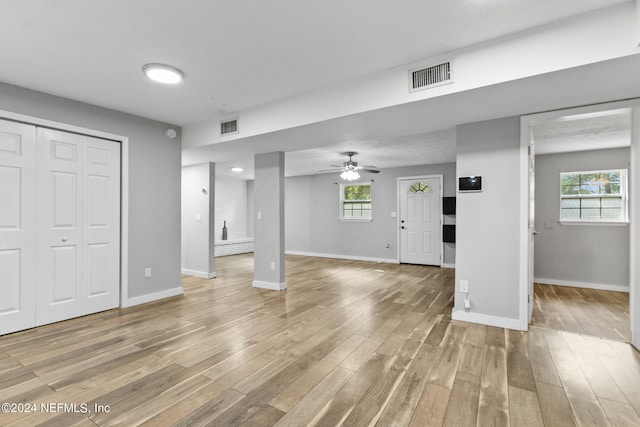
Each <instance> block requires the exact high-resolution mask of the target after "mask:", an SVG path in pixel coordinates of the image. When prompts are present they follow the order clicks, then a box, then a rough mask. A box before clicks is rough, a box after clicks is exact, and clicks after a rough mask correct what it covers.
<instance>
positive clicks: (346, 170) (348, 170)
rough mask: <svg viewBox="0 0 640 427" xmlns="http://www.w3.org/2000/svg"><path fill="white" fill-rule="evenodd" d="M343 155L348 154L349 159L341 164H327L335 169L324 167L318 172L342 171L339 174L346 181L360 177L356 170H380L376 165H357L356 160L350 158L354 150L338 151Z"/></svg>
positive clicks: (375, 171)
mask: <svg viewBox="0 0 640 427" xmlns="http://www.w3.org/2000/svg"><path fill="white" fill-rule="evenodd" d="M340 154H342V155H343V156H348V157H349V160H347V161H346V162H343V163H342V166H338V165H329V166H332V167H334V168H337V169H324V170H321V171H319V172H342V173H341V174H340V178H342V179H344V180H346V181H353V180H355V179H358V178H360V174H359V173H358V172H367V173H378V172H380V171H379V170H378V168H377V167H376V166H358V162H354V161H353V160H352V159H351V158H352V157H353V156H355V155H356V154H358V153H357V152H355V151H347V152H345V153H340Z"/></svg>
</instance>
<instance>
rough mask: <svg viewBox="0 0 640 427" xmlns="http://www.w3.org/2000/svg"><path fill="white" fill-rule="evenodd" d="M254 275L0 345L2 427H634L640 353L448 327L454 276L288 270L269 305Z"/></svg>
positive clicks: (602, 344)
mask: <svg viewBox="0 0 640 427" xmlns="http://www.w3.org/2000/svg"><path fill="white" fill-rule="evenodd" d="M252 267H253V258H252V256H251V255H238V256H230V257H224V258H218V259H216V270H217V272H218V276H219V277H218V278H216V279H212V280H204V279H196V278H193V277H187V276H185V277H184V279H183V282H184V287H185V295H184V296H180V297H174V298H171V299H168V300H164V301H159V302H155V303H150V304H146V305H143V306H138V307H133V308H129V309H122V310H112V311H108V312H104V313H99V314H95V315H92V316H86V317H83V318H80V319H74V320H70V321H66V322H61V323H58V324H54V325H49V326H44V327H40V328H37V329H33V330H30V331H25V332H21V333H16V334H12V335H8V336H3V337H0V402H8V403H12V404H13V406H11V405H10V406H9V407H8V408H9V409H15V410H16V412H12V413H6V411H5V413H2V412H0V425H2V426H8V425H15V426H25V425H44V426H72V425H73V426H95V425H98V426H112V425H124V426H134V425H147V426H163V425H178V426H192V425H213V426H261V427H263V426H334V425H344V426H356V425H357V426H419V427H423V426H432V425H433V426H441V425H447V426H466V425H469V426H475V425H478V426H486V425H499V426H507V425H512V426H542V425H547V426H554V427H555V426H564V425H603V426H607V425H612V426H634V425H640V417H639V414H640V355H639V354H638V352H637V351H635V350H633V349H632V348H631V347H630V346H629V345H628V344H625V343H624V342H621V341H618V340H612V339H603V338H597V337H593V336H588V335H581V334H576V333H573V332H569V331H559V330H554V329H549V328H541V327H533V328H531V330H530V331H529V332H517V331H510V330H505V329H501V328H494V327H486V326H481V325H475V324H469V323H463V322H456V321H452V320H451V317H450V314H451V308H452V303H453V276H454V271H453V270H447V269H440V268H435V267H422V266H413V265H392V264H376V263H369V262H360V261H345V260H333V259H331V260H330V259H320V258H308V257H299V256H288V257H287V283H288V287H289V289H288V290H287V291H284V292H274V291H267V290H260V289H255V288H252V287H251V281H252V279H253V277H252ZM541 307H542V306H541ZM24 404H28V405H29V406H28V407H25V406H24ZM65 404H66V407H65ZM33 405H35V406H33ZM74 405H75V406H74ZM3 408H5V409H6V407H3ZM27 408H28V409H29V410H30V411H31V412H27ZM17 409H21V410H20V411H17ZM45 409H48V410H45Z"/></svg>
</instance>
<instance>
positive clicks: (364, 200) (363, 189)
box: [340, 183, 371, 220]
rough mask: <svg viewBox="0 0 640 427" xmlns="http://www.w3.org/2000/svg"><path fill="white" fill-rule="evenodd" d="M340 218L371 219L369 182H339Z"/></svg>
mask: <svg viewBox="0 0 640 427" xmlns="http://www.w3.org/2000/svg"><path fill="white" fill-rule="evenodd" d="M340 219H347V220H370V219H371V184H370V183H369V184H340Z"/></svg>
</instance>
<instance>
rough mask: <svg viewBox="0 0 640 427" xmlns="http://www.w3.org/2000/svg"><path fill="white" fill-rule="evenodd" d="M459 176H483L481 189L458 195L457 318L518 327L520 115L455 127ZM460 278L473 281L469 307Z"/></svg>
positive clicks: (470, 283) (521, 213) (455, 311)
mask: <svg viewBox="0 0 640 427" xmlns="http://www.w3.org/2000/svg"><path fill="white" fill-rule="evenodd" d="M457 152H458V154H457V163H456V165H457V175H458V176H459V177H460V176H471V175H479V176H482V181H483V183H482V185H483V191H482V192H480V193H458V194H457V197H458V198H457V215H456V223H457V225H456V231H457V235H456V292H455V307H454V312H453V318H454V319H457V320H465V321H470V322H476V323H484V324H489V325H494V326H502V327H507V328H512V329H518V328H519V327H520V316H521V313H520V309H519V307H520V302H521V301H520V271H519V265H520V264H519V263H520V237H519V233H520V222H521V217H522V215H524V214H525V213H524V212H521V209H520V118H519V117H510V118H504V119H497V120H490V121H485V122H478V123H470V124H465V125H461V126H458V127H457ZM460 280H468V281H469V299H470V302H471V308H470V309H469V310H468V311H465V308H464V299H465V298H464V297H465V296H464V294H462V293H460V292H459V291H458V289H459V282H460Z"/></svg>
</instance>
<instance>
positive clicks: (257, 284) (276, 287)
mask: <svg viewBox="0 0 640 427" xmlns="http://www.w3.org/2000/svg"><path fill="white" fill-rule="evenodd" d="M253 287H254V288H260V289H269V290H272V291H284V290H286V289H287V284H286V282H285V283H272V282H263V281H261V280H254V281H253Z"/></svg>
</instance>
